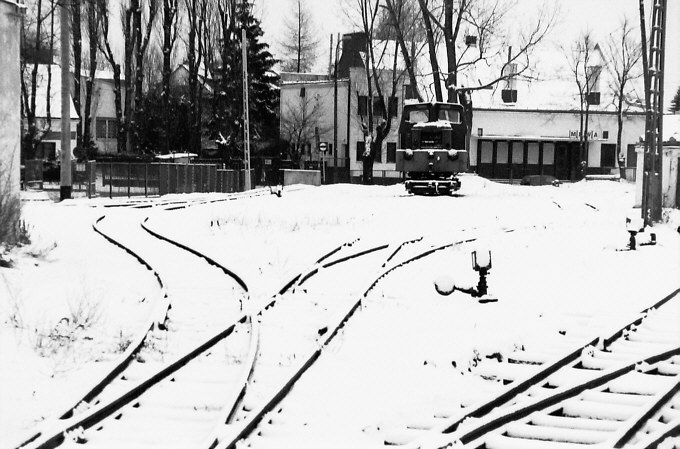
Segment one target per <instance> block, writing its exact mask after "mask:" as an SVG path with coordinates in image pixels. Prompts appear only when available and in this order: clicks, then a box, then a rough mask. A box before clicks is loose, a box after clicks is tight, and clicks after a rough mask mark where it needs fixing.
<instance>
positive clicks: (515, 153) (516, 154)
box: [512, 142, 524, 164]
mask: <svg viewBox="0 0 680 449" xmlns="http://www.w3.org/2000/svg"><path fill="white" fill-rule="evenodd" d="M512 163H513V164H523V163H524V143H523V142H512Z"/></svg>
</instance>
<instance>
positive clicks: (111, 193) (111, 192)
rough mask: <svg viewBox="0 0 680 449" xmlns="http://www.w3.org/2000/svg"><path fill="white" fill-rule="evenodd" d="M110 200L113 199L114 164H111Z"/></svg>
mask: <svg viewBox="0 0 680 449" xmlns="http://www.w3.org/2000/svg"><path fill="white" fill-rule="evenodd" d="M109 199H113V162H109Z"/></svg>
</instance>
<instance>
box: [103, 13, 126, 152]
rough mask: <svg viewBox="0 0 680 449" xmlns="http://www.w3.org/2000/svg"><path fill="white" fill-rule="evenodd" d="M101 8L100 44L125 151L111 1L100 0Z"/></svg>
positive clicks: (120, 142) (119, 145)
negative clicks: (112, 43) (107, 65)
mask: <svg viewBox="0 0 680 449" xmlns="http://www.w3.org/2000/svg"><path fill="white" fill-rule="evenodd" d="M98 4H99V7H100V10H99V11H100V19H99V27H100V30H101V31H100V38H101V39H100V42H99V47H100V50H101V52H102V54H103V55H104V58H105V59H106V61H107V63H108V64H109V66H110V67H111V70H112V71H113V97H114V104H115V109H116V133H117V149H118V152H119V153H122V152H123V151H125V116H124V115H123V114H124V111H123V86H122V82H121V72H122V68H121V65H120V62H118V61H119V60H118V58H117V56H116V54H115V52H114V50H113V47H112V45H111V42H112V37H111V35H110V13H109V5H110V3H109V0H98Z"/></svg>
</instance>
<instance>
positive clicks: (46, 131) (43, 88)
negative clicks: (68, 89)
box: [23, 64, 79, 160]
mask: <svg viewBox="0 0 680 449" xmlns="http://www.w3.org/2000/svg"><path fill="white" fill-rule="evenodd" d="M32 67H33V65H32V64H29V65H28V67H27V72H28V76H30V71H31V70H32ZM50 72H51V75H50ZM24 76H27V75H26V74H25V75H24ZM28 85H29V86H30V84H28ZM48 85H49V87H50V90H49V92H48V90H47V88H48ZM48 98H49V108H48V101H47V100H48ZM69 103H70V105H69V107H70V117H69V118H70V120H71V122H70V130H69V131H70V133H71V152H73V149H74V148H75V146H76V129H77V127H78V120H79V117H78V112H77V111H76V108H75V107H74V106H73V100H72V99H71V95H70V94H69ZM35 119H36V126H37V128H38V130H39V132H40V133H41V134H42V140H41V142H40V143H39V144H38V145H37V147H36V154H35V158H36V159H44V160H58V159H59V155H60V154H61V67H59V66H58V65H57V64H52V65H50V66H48V65H47V64H40V65H39V66H38V74H37V78H36V94H35ZM27 126H28V123H27V121H26V118H25V117H24V119H23V130H24V132H25V130H26V128H27Z"/></svg>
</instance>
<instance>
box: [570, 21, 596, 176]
mask: <svg viewBox="0 0 680 449" xmlns="http://www.w3.org/2000/svg"><path fill="white" fill-rule="evenodd" d="M563 51H564V52H565V56H566V58H567V62H568V65H569V71H570V75H571V76H572V79H573V81H574V82H575V84H576V87H577V89H578V100H579V162H580V165H581V173H580V175H581V177H583V176H584V175H585V167H586V166H587V160H586V158H587V155H588V144H589V136H588V127H589V115H590V106H591V104H599V101H600V100H599V95H600V94H599V88H598V84H599V79H600V74H601V72H602V62H601V60H600V59H599V58H600V57H601V50H600V47H599V45H597V44H595V42H594V40H593V37H592V33H591V32H590V31H585V32H583V33H582V34H581V35H580V36H579V38H578V39H577V40H576V41H575V42H574V43H573V45H572V46H571V47H570V48H569V49H567V50H564V49H563Z"/></svg>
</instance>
